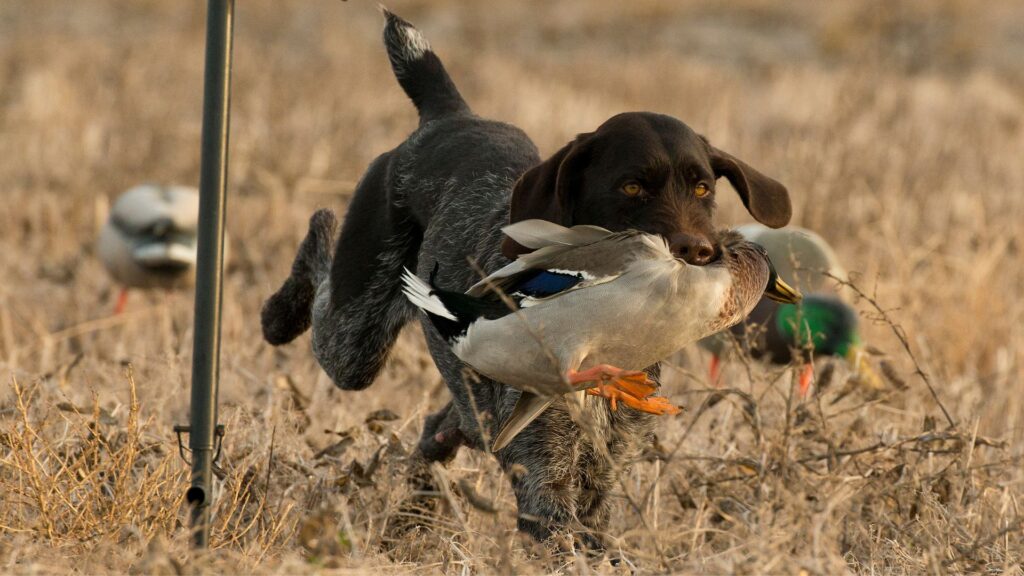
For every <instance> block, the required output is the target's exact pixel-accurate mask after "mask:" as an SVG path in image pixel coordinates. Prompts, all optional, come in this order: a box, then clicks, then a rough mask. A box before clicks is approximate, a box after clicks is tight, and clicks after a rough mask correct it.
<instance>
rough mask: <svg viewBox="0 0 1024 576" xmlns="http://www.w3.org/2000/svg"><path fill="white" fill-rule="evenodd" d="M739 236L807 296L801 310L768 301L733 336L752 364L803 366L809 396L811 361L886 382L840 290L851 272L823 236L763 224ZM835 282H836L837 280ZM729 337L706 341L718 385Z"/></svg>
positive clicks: (745, 228) (745, 229)
mask: <svg viewBox="0 0 1024 576" xmlns="http://www.w3.org/2000/svg"><path fill="white" fill-rule="evenodd" d="M736 230H737V232H739V233H740V234H742V235H743V237H744V238H745V239H747V240H749V241H751V242H755V243H757V244H760V245H761V246H763V247H764V248H765V250H766V251H767V252H768V257H769V258H770V259H771V261H772V263H773V264H774V265H775V269H776V271H777V272H778V273H779V274H780V275H782V276H783V277H785V278H787V279H792V281H793V282H794V284H795V285H796V287H797V288H798V289H799V290H800V291H801V292H802V293H803V294H804V295H805V297H804V299H803V300H802V301H801V302H800V303H798V304H789V303H779V302H774V301H771V300H767V299H764V300H762V301H761V302H759V303H758V304H757V306H755V307H754V309H753V311H752V312H751V313H750V315H749V316H748V317H747V318H746V319H745V320H744V321H743V322H740V323H738V324H736V325H735V326H733V327H732V328H731V329H730V330H731V332H732V334H733V335H734V336H735V337H736V338H737V339H739V341H740V342H741V343H743V344H744V350H745V351H746V352H748V353H749V354H750V356H751V357H753V358H755V359H756V358H764V359H766V360H767V361H769V362H772V363H774V364H789V363H790V362H792V361H793V360H794V358H793V352H794V351H796V352H797V353H798V358H796V360H797V361H798V362H799V363H800V364H802V368H801V372H800V377H799V391H800V395H801V396H806V394H807V392H808V390H809V388H810V385H811V381H812V380H813V375H814V372H813V364H812V363H811V356H812V354H813V355H814V356H839V357H843V358H846V359H848V360H849V361H850V362H851V365H852V366H853V367H854V369H855V370H856V372H857V374H858V375H859V376H860V377H862V378H865V379H867V380H868V384H870V385H872V386H880V384H881V382H880V380H879V379H878V376H877V375H876V374H875V372H874V370H873V369H872V368H871V366H870V365H869V364H868V362H867V360H866V357H865V355H864V354H863V347H862V344H861V339H860V335H859V332H858V322H857V320H858V318H857V313H856V311H855V310H854V309H853V307H851V306H850V305H849V304H848V303H847V302H845V301H844V300H843V299H842V298H841V296H840V294H839V293H838V292H837V290H836V285H837V282H836V280H835V278H839V279H846V277H847V275H846V271H845V270H844V269H843V267H842V265H841V264H840V263H839V260H838V258H837V256H836V254H835V251H834V250H832V248H831V246H829V245H828V243H827V242H826V241H825V240H824V239H823V238H822V237H821V236H819V235H817V234H815V233H814V232H811V231H810V230H805V229H803V228H797V227H787V228H781V229H772V228H767V227H765V226H761V225H760V224H751V225H745V226H741V227H739V228H737V229H736ZM833 277H834V278H833ZM729 340H730V339H729V337H728V336H727V335H725V334H724V333H721V334H716V335H714V336H711V337H710V338H705V339H704V340H701V345H702V346H703V347H705V348H707V349H709V350H710V351H711V352H712V358H711V366H710V370H709V371H710V377H711V381H712V382H713V383H717V382H718V379H719V374H720V361H721V360H720V358H721V356H722V355H723V354H724V353H725V351H726V350H727V349H728V347H729Z"/></svg>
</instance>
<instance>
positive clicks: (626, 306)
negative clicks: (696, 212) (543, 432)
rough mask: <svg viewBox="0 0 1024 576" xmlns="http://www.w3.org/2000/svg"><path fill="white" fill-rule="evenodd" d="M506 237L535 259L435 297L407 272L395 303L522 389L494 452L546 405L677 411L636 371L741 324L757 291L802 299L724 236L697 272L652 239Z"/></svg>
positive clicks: (527, 233) (547, 232)
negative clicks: (592, 399) (404, 301)
mask: <svg viewBox="0 0 1024 576" xmlns="http://www.w3.org/2000/svg"><path fill="white" fill-rule="evenodd" d="M503 230H504V232H505V233H506V234H507V235H508V236H509V237H511V238H512V239H514V240H515V241H516V242H518V243H519V244H521V245H523V246H525V247H527V248H530V249H533V250H534V251H533V252H530V253H527V254H524V255H521V256H519V258H518V259H517V260H515V261H514V262H512V263H511V264H509V265H507V266H505V267H504V268H502V269H500V270H498V271H497V272H495V273H493V274H491V275H490V276H488V277H486V278H484V279H483V280H481V281H480V282H478V283H477V284H476V285H474V286H472V287H471V288H470V289H469V290H468V291H467V292H466V293H464V294H463V293H460V292H455V291H448V290H444V289H443V288H442V287H437V286H433V285H432V284H428V283H427V282H424V281H423V280H422V279H420V278H418V277H416V276H414V275H413V274H412V273H411V272H408V271H407V273H406V274H405V276H404V278H403V281H404V283H405V294H406V296H407V297H408V298H409V300H410V301H411V302H412V303H413V304H415V305H416V306H418V307H419V308H420V309H422V310H423V311H424V312H425V313H426V314H427V316H428V317H429V318H430V320H431V321H432V323H433V325H434V327H435V328H436V329H437V330H438V332H439V333H440V334H441V335H442V336H443V337H444V338H445V339H446V341H447V342H448V343H449V344H450V345H451V346H452V350H453V351H454V353H455V355H456V356H458V357H459V358H460V359H462V360H463V361H464V362H466V363H467V364H468V365H470V366H471V367H473V368H474V369H475V370H477V371H479V372H480V373H482V374H484V375H486V376H488V377H490V378H493V379H495V380H498V381H501V382H504V383H506V384H508V385H510V386H512V387H514V388H518V389H519V390H521V391H522V395H521V397H520V399H519V401H518V403H517V405H516V407H515V409H514V410H513V413H512V415H511V416H510V417H509V418H508V420H507V421H506V422H505V423H504V425H503V427H502V429H501V431H500V432H499V433H498V435H497V436H496V437H495V438H494V441H493V443H492V446H491V449H492V450H493V451H497V450H500V449H502V448H503V447H504V446H505V445H507V443H508V442H509V441H510V440H511V439H512V438H514V437H515V435H516V434H518V433H519V432H520V431H521V430H522V429H523V428H525V427H526V426H527V425H528V424H529V423H530V422H531V421H532V420H533V419H535V418H536V417H537V416H538V415H539V414H541V413H542V412H543V411H544V410H545V409H546V408H547V407H548V406H549V405H550V404H551V403H552V402H553V401H554V400H555V399H557V398H558V397H560V396H562V395H564V394H566V393H568V392H574V393H577V394H583V393H584V392H585V393H587V394H591V395H596V396H603V397H605V398H607V399H608V400H609V401H610V403H611V406H612V408H613V409H614V408H615V407H616V406H617V404H618V403H619V402H622V403H623V404H625V405H627V406H630V407H632V408H635V409H637V410H643V411H646V412H650V413H654V414H671V413H675V412H678V408H677V407H675V406H673V405H672V404H670V403H669V402H668V401H667V400H666V399H665V398H660V397H654V396H653V394H654V392H655V391H656V385H655V384H654V383H653V382H652V381H650V380H649V378H648V377H647V375H646V373H644V372H643V371H642V369H643V368H645V367H647V366H650V365H652V364H654V363H655V362H658V361H659V360H662V359H664V358H666V357H667V356H669V355H670V354H672V353H673V352H675V351H677V350H679V349H681V348H683V347H685V346H686V345H688V344H690V343H692V342H695V341H697V340H698V339H700V338H702V337H704V336H707V335H709V334H712V333H714V332H716V331H718V330H722V329H725V328H727V327H729V326H731V325H733V324H735V323H736V322H739V321H740V320H741V319H742V318H743V317H745V316H746V315H747V314H748V313H749V312H750V310H751V309H752V308H753V306H754V305H755V304H756V303H757V301H758V300H760V299H761V296H762V295H765V294H766V293H767V294H768V295H769V296H770V297H772V298H775V299H777V300H779V301H782V302H796V301H798V300H799V298H800V294H799V293H798V292H797V291H796V290H794V289H793V288H791V287H790V286H789V285H788V284H786V283H785V282H784V281H783V280H782V279H781V278H779V277H778V275H777V274H776V273H775V271H774V269H773V268H772V265H771V262H770V261H769V259H768V257H767V254H766V252H765V251H764V249H763V248H761V247H760V246H757V245H756V244H753V243H750V242H747V241H745V240H743V239H742V238H741V237H740V236H739V235H737V234H732V233H725V234H723V236H722V238H721V239H720V242H721V245H722V253H721V256H720V257H719V258H718V260H717V261H716V262H713V263H711V264H709V265H706V266H692V265H688V264H686V263H685V262H683V261H682V260H680V259H678V258H676V257H675V256H674V255H673V254H672V252H671V251H670V250H669V247H668V245H667V244H666V242H665V241H664V239H662V238H661V237H659V236H654V235H651V234H645V233H641V232H637V231H625V232H610V231H608V230H605V229H603V228H600V227H597V226H574V227H572V228H565V227H562V226H559V225H557V224H553V223H551V222H547V221H543V220H526V221H523V222H517V223H515V224H512V225H509V226H507V227H505V228H504V229H503Z"/></svg>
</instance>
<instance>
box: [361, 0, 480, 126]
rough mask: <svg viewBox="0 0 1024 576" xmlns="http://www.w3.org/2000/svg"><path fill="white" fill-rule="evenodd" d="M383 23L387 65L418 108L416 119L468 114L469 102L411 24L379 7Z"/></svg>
mask: <svg viewBox="0 0 1024 576" xmlns="http://www.w3.org/2000/svg"><path fill="white" fill-rule="evenodd" d="M381 10H382V11H383V12H384V18H385V19H386V20H387V23H386V24H385V26H384V45H385V47H386V48H387V51H388V59H389V60H391V68H392V70H394V71H395V77H396V78H398V83H399V84H401V86H402V89H403V90H405V93H406V94H408V95H409V98H411V99H412V101H413V104H415V105H416V109H417V110H419V112H420V123H421V124H423V123H426V122H429V121H430V120H435V119H437V118H440V117H442V116H445V115H449V114H469V113H470V109H469V105H468V104H466V101H465V100H463V99H462V95H461V94H459V90H458V89H457V88H456V87H455V83H454V82H452V79H451V77H450V76H448V72H447V71H445V69H444V65H443V64H442V63H441V59H440V58H438V57H437V54H434V52H433V50H431V48H430V43H429V42H427V39H426V38H424V37H423V34H421V33H420V31H419V30H417V29H416V27H415V26H413V25H412V24H410V23H408V22H406V21H405V20H403V19H402V18H400V17H398V16H396V15H394V14H392V13H391V12H389V11H388V10H387V9H386V8H382V9H381Z"/></svg>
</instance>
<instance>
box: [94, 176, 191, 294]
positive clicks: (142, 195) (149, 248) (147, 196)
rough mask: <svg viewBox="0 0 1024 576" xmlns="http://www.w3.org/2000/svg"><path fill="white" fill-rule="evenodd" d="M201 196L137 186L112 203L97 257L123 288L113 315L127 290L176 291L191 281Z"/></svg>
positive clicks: (183, 190)
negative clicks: (176, 288) (156, 289)
mask: <svg viewBox="0 0 1024 576" xmlns="http://www.w3.org/2000/svg"><path fill="white" fill-rule="evenodd" d="M198 219H199V192H198V191H197V190H196V189H194V188H189V187H185V186H157V185H151V184H147V185H141V186H136V187H134V188H131V189H130V190H128V191H127V192H125V193H124V194H122V195H121V196H120V197H118V199H117V200H116V201H115V202H114V206H113V208H111V210H110V215H109V217H108V219H107V222H106V224H104V226H103V229H102V230H101V231H100V235H99V240H98V243H97V252H98V253H99V256H100V259H101V260H102V261H103V264H104V265H105V266H106V268H107V270H108V271H109V272H110V275H111V276H113V277H114V279H115V280H116V281H117V282H118V283H119V284H121V291H120V293H119V294H118V298H117V304H116V305H115V308H114V312H115V313H116V314H119V313H121V312H122V311H123V310H124V307H125V305H126V303H127V299H128V289H129V288H175V287H179V286H185V285H188V284H189V283H191V282H192V281H194V278H195V277H194V274H195V264H196V233H197V230H196V227H197V224H198Z"/></svg>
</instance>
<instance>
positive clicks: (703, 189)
mask: <svg viewBox="0 0 1024 576" xmlns="http://www.w3.org/2000/svg"><path fill="white" fill-rule="evenodd" d="M709 192H711V189H710V188H708V185H707V184H705V183H703V182H701V183H700V184H697V187H696V188H694V189H693V194H694V195H695V196H696V197H697V198H703V197H705V196H707V195H708V193H709Z"/></svg>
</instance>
